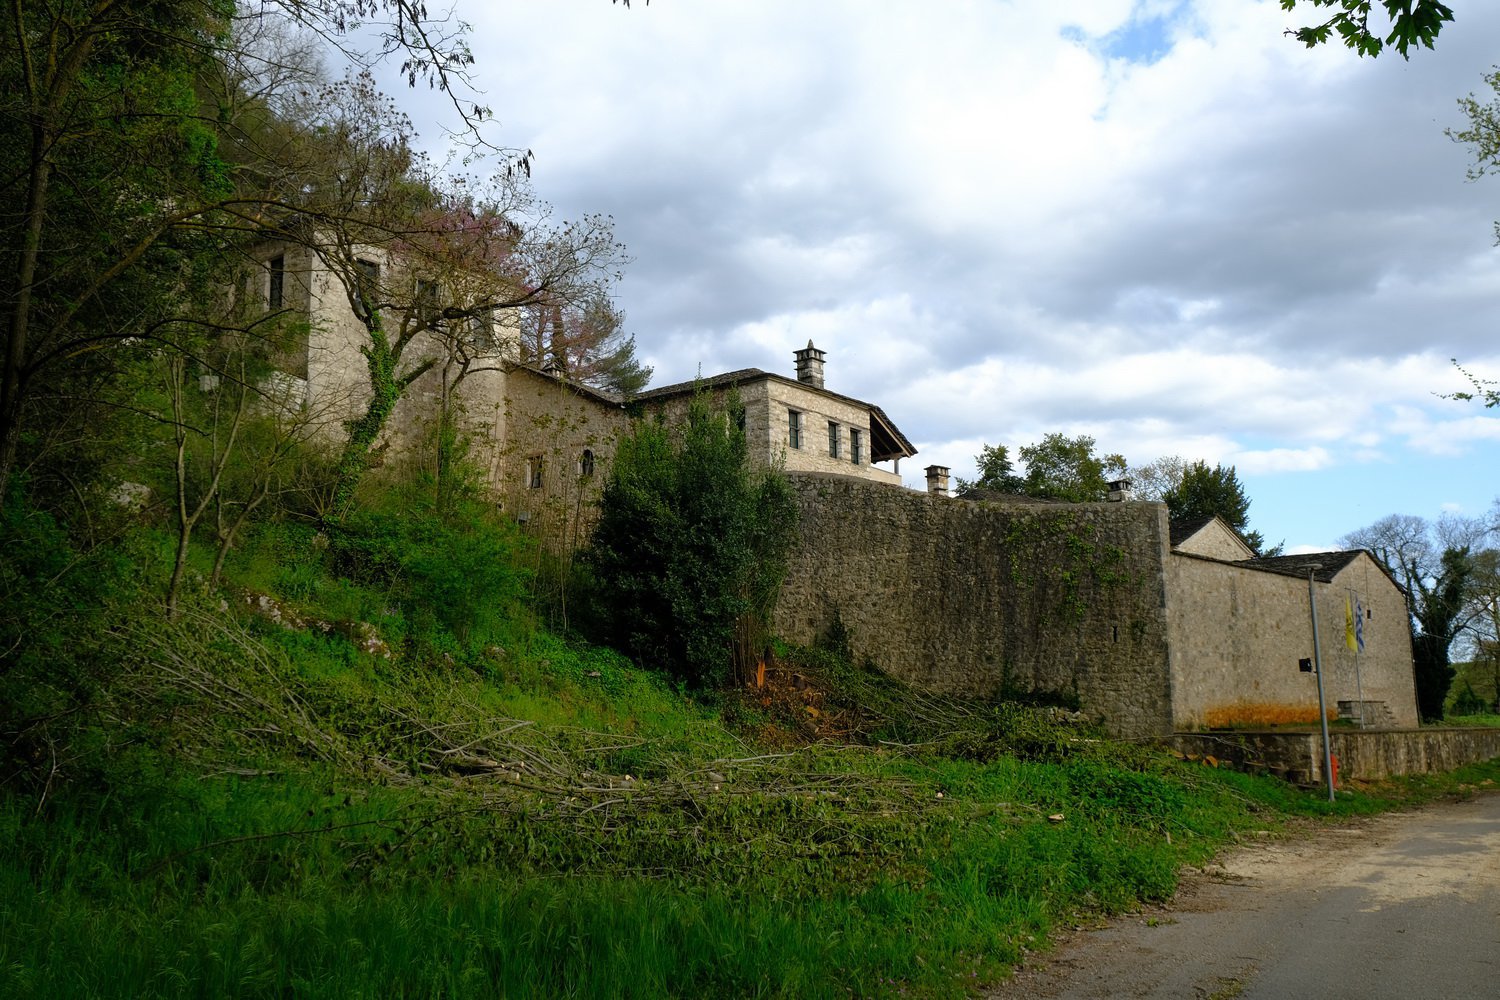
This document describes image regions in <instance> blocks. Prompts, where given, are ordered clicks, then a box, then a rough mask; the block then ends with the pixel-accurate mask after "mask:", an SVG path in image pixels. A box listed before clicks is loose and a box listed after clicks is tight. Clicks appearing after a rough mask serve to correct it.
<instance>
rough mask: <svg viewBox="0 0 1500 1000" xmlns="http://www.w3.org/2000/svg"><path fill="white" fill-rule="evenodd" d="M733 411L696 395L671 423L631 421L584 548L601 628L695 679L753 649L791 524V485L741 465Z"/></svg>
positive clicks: (718, 673)
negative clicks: (677, 423)
mask: <svg viewBox="0 0 1500 1000" xmlns="http://www.w3.org/2000/svg"><path fill="white" fill-rule="evenodd" d="M738 417H739V406H738V403H737V402H732V403H731V404H730V408H729V409H728V410H725V409H714V408H713V407H712V406H711V405H710V403H709V401H708V399H707V398H705V397H704V396H702V395H697V396H695V397H694V399H693V400H692V402H691V403H690V404H689V407H688V412H687V417H686V420H685V421H684V423H683V425H682V428H681V430H680V431H674V430H671V429H668V428H667V427H666V426H665V425H664V424H662V423H659V422H647V421H640V422H637V424H636V426H635V428H634V430H633V432H632V434H631V435H630V436H629V437H628V438H626V439H625V440H623V441H622V442H621V444H620V448H619V450H618V452H617V453H616V455H615V460H614V464H613V466H612V467H611V470H610V478H609V482H608V483H607V484H606V485H605V488H604V496H603V500H602V502H601V505H600V514H599V523H598V525H597V527H596V528H595V529H594V536H593V539H592V543H591V548H590V550H589V552H588V554H587V557H586V561H587V563H588V565H589V566H590V567H591V569H592V572H593V574H594V581H595V585H596V593H595V596H594V603H595V608H596V611H595V620H596V621H597V623H598V627H599V628H600V631H601V634H602V635H604V636H605V637H606V638H607V640H608V641H610V642H611V643H613V644H615V645H617V646H618V648H620V649H623V650H626V651H628V652H629V653H630V655H631V656H633V657H635V658H636V659H637V660H638V661H639V662H641V663H643V664H650V665H655V666H659V667H662V668H664V669H666V670H667V671H668V672H669V673H670V674H671V675H672V676H673V677H675V678H677V679H678V680H680V681H683V682H684V683H687V684H689V685H691V686H693V687H700V688H713V687H720V686H723V685H724V684H726V683H727V682H728V681H729V680H730V679H731V676H732V668H733V667H734V666H735V661H736V659H738V662H739V665H741V666H743V665H744V664H745V663H747V662H748V660H749V658H751V657H753V656H754V655H755V654H756V653H757V652H758V651H759V646H760V645H761V644H762V643H763V642H764V639H765V635H764V627H765V620H766V616H767V615H768V614H769V612H770V608H771V604H772V602H773V601H774V600H775V597H776V591H777V588H778V586H779V585H780V582H781V578H782V575H783V574H784V572H785V567H786V556H787V551H788V548H789V546H790V544H791V541H792V537H793V532H794V531H795V528H796V507H795V505H794V501H793V498H792V493H791V488H790V486H789V485H788V484H787V482H786V480H785V478H784V477H783V476H781V475H780V474H779V473H777V472H775V471H771V470H754V469H752V468H751V467H750V465H749V459H748V451H747V449H746V445H745V433H744V430H743V428H742V427H741V426H740V421H739V419H738Z"/></svg>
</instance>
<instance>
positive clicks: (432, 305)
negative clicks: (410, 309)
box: [416, 278, 441, 323]
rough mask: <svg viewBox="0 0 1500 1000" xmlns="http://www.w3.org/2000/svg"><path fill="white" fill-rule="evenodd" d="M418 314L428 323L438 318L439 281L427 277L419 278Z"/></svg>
mask: <svg viewBox="0 0 1500 1000" xmlns="http://www.w3.org/2000/svg"><path fill="white" fill-rule="evenodd" d="M416 305H417V316H418V317H419V318H420V319H423V320H425V321H427V322H428V323H432V322H435V321H436V320H437V318H438V311H439V309H440V308H441V307H440V306H439V305H438V283H437V282H436V281H432V280H430V279H427V278H418V279H417V303H416Z"/></svg>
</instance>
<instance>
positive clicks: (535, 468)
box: [526, 455, 542, 490]
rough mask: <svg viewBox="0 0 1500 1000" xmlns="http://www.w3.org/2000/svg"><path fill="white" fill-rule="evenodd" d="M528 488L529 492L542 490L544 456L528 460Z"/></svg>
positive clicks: (534, 456) (533, 456)
mask: <svg viewBox="0 0 1500 1000" xmlns="http://www.w3.org/2000/svg"><path fill="white" fill-rule="evenodd" d="M526 488H527V489H528V490H539V489H541V488H542V456H540V455H532V456H531V457H530V458H528V459H526Z"/></svg>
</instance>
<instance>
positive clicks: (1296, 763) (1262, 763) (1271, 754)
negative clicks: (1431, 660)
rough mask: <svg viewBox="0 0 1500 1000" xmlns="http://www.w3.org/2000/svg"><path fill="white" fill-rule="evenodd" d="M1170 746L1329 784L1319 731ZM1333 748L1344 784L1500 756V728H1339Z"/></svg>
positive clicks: (1201, 736) (1177, 741)
mask: <svg viewBox="0 0 1500 1000" xmlns="http://www.w3.org/2000/svg"><path fill="white" fill-rule="evenodd" d="M1170 742H1171V743H1172V745H1173V746H1175V747H1176V748H1177V749H1178V750H1179V751H1181V752H1183V753H1188V754H1193V755H1196V756H1199V757H1208V756H1212V757H1215V758H1216V759H1218V760H1220V761H1222V762H1224V763H1226V764H1229V765H1230V766H1232V767H1236V768H1238V769H1240V770H1265V771H1269V772H1271V773H1273V774H1276V775H1279V776H1281V777H1283V778H1286V779H1287V780H1289V781H1294V782H1297V783H1298V784H1303V785H1319V784H1322V783H1323V782H1324V781H1325V780H1326V779H1325V778H1324V777H1323V738H1322V736H1321V734H1319V733H1317V732H1223V733H1178V734H1176V735H1174V736H1173V737H1172V738H1171V741H1170ZM1329 744H1330V747H1331V749H1332V750H1333V755H1334V757H1336V758H1337V759H1338V772H1339V779H1340V780H1341V781H1342V780H1344V779H1346V778H1352V779H1355V780H1358V781H1375V780H1378V779H1380V778H1390V777H1395V776H1398V775H1402V774H1427V773H1431V772H1435V771H1451V770H1453V769H1454V768H1456V767H1462V766H1463V765H1465V764H1473V763H1476V762H1478V761H1482V760H1492V759H1494V758H1496V757H1500V729H1386V730H1379V731H1375V732H1371V731H1365V732H1359V731H1351V730H1335V731H1333V732H1331V733H1330V734H1329Z"/></svg>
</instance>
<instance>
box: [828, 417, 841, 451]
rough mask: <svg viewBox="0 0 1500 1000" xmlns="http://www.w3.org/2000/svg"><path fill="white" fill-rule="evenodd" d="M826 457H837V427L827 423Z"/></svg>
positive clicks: (831, 422) (834, 424)
mask: <svg viewBox="0 0 1500 1000" xmlns="http://www.w3.org/2000/svg"><path fill="white" fill-rule="evenodd" d="M828 457H829V458H838V457H839V425H838V424H836V423H834V422H833V421H832V420H830V421H828Z"/></svg>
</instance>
